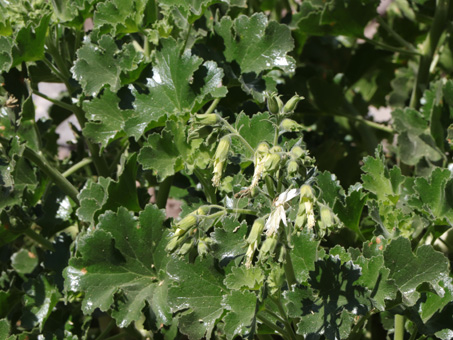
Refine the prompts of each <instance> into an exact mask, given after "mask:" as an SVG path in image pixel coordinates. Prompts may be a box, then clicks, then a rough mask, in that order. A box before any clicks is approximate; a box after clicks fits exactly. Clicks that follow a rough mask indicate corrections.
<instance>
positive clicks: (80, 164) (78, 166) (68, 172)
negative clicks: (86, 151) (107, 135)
mask: <svg viewBox="0 0 453 340" xmlns="http://www.w3.org/2000/svg"><path fill="white" fill-rule="evenodd" d="M91 163H93V160H92V159H91V158H89V157H88V158H84V159H82V160H81V161H80V162H78V163H76V164H74V165H73V166H71V167H70V168H69V169H68V170H66V171H65V172H63V173H62V174H61V175H62V176H63V177H69V176H71V175H72V174H73V173H74V172H77V171H78V170H80V169H82V168H83V167H84V166H86V165H88V164H91Z"/></svg>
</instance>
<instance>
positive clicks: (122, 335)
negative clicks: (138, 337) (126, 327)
mask: <svg viewBox="0 0 453 340" xmlns="http://www.w3.org/2000/svg"><path fill="white" fill-rule="evenodd" d="M124 338H127V339H130V340H132V339H131V338H129V335H128V334H126V333H118V334H116V335H112V336H111V337H109V338H107V339H105V340H117V339H124Z"/></svg>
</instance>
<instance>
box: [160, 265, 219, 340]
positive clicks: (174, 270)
mask: <svg viewBox="0 0 453 340" xmlns="http://www.w3.org/2000/svg"><path fill="white" fill-rule="evenodd" d="M167 272H168V275H169V276H170V277H171V279H172V281H173V284H172V286H171V287H170V289H169V292H168V297H169V301H168V302H169V304H170V307H171V310H172V312H173V313H175V312H178V311H183V310H186V309H189V310H188V311H187V312H186V313H183V314H182V315H181V317H180V318H179V328H180V330H181V332H182V333H183V334H186V335H187V336H188V337H189V338H190V339H201V338H204V337H206V338H210V337H211V334H212V331H213V329H214V326H215V324H216V322H217V321H218V320H219V319H220V317H221V316H222V314H223V311H224V307H223V306H222V300H223V295H224V294H225V293H226V291H225V287H224V286H223V284H222V280H223V276H222V275H221V274H220V273H219V272H218V271H217V269H216V268H215V267H214V265H213V260H212V258H210V257H209V256H208V257H207V258H206V259H203V260H202V259H199V258H198V259H197V260H195V263H193V264H190V263H188V262H186V261H184V260H177V259H172V260H171V261H170V262H169V263H168V265H167Z"/></svg>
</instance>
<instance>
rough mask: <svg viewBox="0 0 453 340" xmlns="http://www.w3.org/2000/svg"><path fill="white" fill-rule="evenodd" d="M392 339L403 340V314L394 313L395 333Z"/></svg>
mask: <svg viewBox="0 0 453 340" xmlns="http://www.w3.org/2000/svg"><path fill="white" fill-rule="evenodd" d="M393 340H404V316H403V315H400V314H396V315H395V334H394V337H393Z"/></svg>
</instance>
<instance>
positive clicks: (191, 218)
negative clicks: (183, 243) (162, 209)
mask: <svg viewBox="0 0 453 340" xmlns="http://www.w3.org/2000/svg"><path fill="white" fill-rule="evenodd" d="M196 223H197V217H196V216H195V215H193V214H189V215H187V216H186V217H184V218H183V219H182V220H181V221H179V222H178V223H176V227H177V228H178V229H181V230H183V231H187V230H189V229H190V228H191V227H193V226H194V225H195V224H196Z"/></svg>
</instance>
